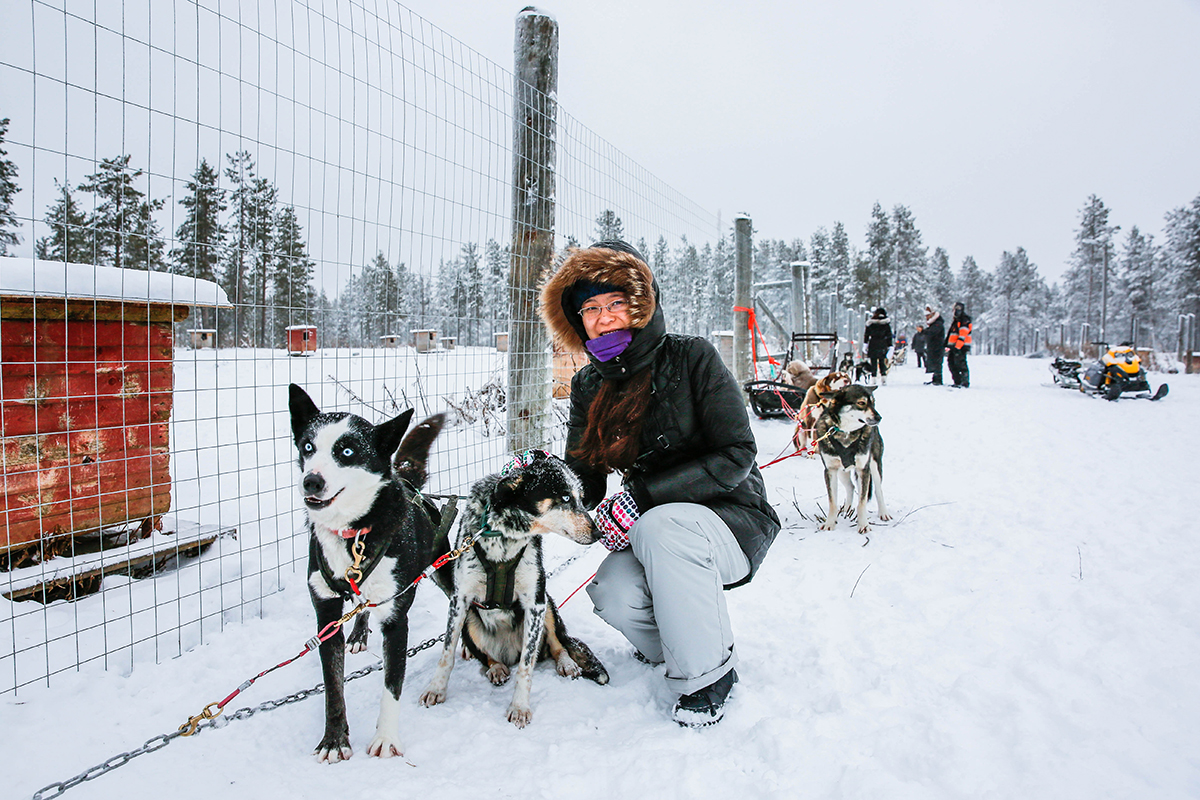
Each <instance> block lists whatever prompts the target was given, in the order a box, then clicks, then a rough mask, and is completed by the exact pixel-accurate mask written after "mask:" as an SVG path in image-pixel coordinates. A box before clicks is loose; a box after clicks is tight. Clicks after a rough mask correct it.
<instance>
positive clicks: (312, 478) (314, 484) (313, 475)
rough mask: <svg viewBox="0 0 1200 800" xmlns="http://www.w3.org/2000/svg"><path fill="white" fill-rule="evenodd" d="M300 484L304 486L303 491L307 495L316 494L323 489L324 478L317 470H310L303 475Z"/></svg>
mask: <svg viewBox="0 0 1200 800" xmlns="http://www.w3.org/2000/svg"><path fill="white" fill-rule="evenodd" d="M300 485H301V486H303V487H304V493H305V494H308V495H318V494H320V493H321V492H323V491H325V479H324V478H322V477H321V474H320V473H319V472H310V473H308V474H307V475H305V476H304V480H303V481H302V482H301V484H300Z"/></svg>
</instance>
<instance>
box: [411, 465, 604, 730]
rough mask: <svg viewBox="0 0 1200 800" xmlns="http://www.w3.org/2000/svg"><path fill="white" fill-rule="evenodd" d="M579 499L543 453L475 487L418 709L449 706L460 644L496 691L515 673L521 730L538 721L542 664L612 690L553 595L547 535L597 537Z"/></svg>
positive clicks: (515, 714)
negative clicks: (439, 640) (536, 684)
mask: <svg viewBox="0 0 1200 800" xmlns="http://www.w3.org/2000/svg"><path fill="white" fill-rule="evenodd" d="M581 497H582V487H581V485H580V483H579V479H578V478H577V477H576V476H575V473H573V472H571V470H570V469H569V468H568V467H567V465H566V464H565V463H564V462H563V461H562V460H561V459H558V458H556V457H554V456H552V455H549V454H547V453H544V452H542V451H540V450H535V451H530V452H529V453H528V454H525V455H524V456H523V457H522V458H521V459H520V460H519V461H518V462H517V463H516V464H514V465H512V466H510V467H509V468H506V470H505V471H503V472H501V473H499V474H496V475H491V476H489V477H487V478H484V479H483V480H481V481H479V482H478V483H476V484H475V485H474V486H473V487H472V488H471V496H470V500H469V501H468V503H467V507H466V509H465V510H464V511H463V514H462V517H461V518H460V520H459V531H458V542H457V544H456V547H457V548H458V549H461V548H462V547H463V546H464V545H465V544H466V543H467V542H468V541H469V540H471V539H472V538H473V539H474V544H473V545H472V546H471V547H470V548H469V549H467V550H466V551H465V552H464V553H463V554H462V555H461V556H460V557H459V558H458V560H457V561H455V562H454V582H453V583H454V586H453V590H452V591H451V593H450V614H449V619H448V621H447V623H446V642H445V646H444V647H443V649H442V657H441V659H440V660H439V661H438V664H437V670H436V671H435V672H434V675H433V678H432V679H431V680H430V681H429V686H428V687H427V688H426V689H425V692H424V694H422V695H421V700H420V702H421V705H423V706H434V705H437V704H438V703H442V702H445V700H446V687H447V685H448V684H449V682H450V672H451V670H452V669H453V668H454V656H455V651H456V650H457V649H458V642H459V638H460V637H461V639H462V641H463V644H464V645H465V646H466V648H467V651H468V653H470V655H472V656H474V657H475V658H477V659H479V661H480V662H481V664H482V669H483V670H484V672H485V674H486V675H487V677H488V679H489V680H490V681H491V682H492V683H493V684H495V685H497V686H499V685H501V684H503V683H505V682H506V681H507V680H508V678H509V668H510V667H512V666H514V665H515V666H516V680H515V681H514V686H513V696H512V702H511V703H510V704H509V706H508V719H509V721H510V722H512V723H513V724H514V725H516V726H517V727H518V728H524V727H525V726H526V725H528V724H529V721H530V720H531V719H532V718H533V710H532V709H531V708H530V705H529V692H530V685H531V683H532V679H533V667H534V664H535V663H536V662H537V661H540V660H543V659H551V660H553V661H554V665H555V668H556V669H557V671H558V674H559V675H564V676H567V677H570V678H577V677H579V676H580V675H582V676H583V677H585V678H590V679H591V680H594V681H595V682H596V683H599V684H605V683H608V673H607V672H606V671H605V669H604V665H603V664H601V663H600V661H599V660H598V659H597V658H596V657H595V656H594V655H593V654H592V651H591V650H590V649H589V648H588V646H587V645H586V644H584V643H583V642H581V641H579V640H578V639H573V638H571V637H570V636H568V635H567V630H566V627H565V626H564V625H563V621H562V617H560V616H559V613H558V608H557V607H556V606H555V605H554V601H553V600H552V599H551V598H550V596H549V595H548V594H547V593H546V572H545V568H544V566H543V563H542V536H543V535H544V534H548V533H557V534H560V535H562V536H565V537H567V538H568V539H570V540H572V541H574V542H578V543H580V544H591V543H593V542H595V541H596V540H597V539H598V538H599V535H600V531H599V529H597V528H596V525H595V523H594V522H593V521H592V519H591V517H589V516H588V514H587V510H586V509H585V508H584V506H583V501H582V499H581Z"/></svg>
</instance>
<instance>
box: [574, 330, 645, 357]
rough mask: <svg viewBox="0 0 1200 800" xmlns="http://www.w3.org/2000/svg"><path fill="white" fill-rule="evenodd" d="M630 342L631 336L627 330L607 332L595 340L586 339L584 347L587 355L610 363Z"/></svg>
mask: <svg viewBox="0 0 1200 800" xmlns="http://www.w3.org/2000/svg"><path fill="white" fill-rule="evenodd" d="M632 341H633V334H632V333H630V332H629V331H628V330H621V331H609V332H608V333H604V334H601V335H600V336H597V337H596V338H595V339H588V340H587V342H585V343H584V346H585V347H587V349H588V352H589V353H591V354H592V355H594V356H595V357H596V358H598V359H600V360H601V361H611V360H612V359H614V358H616V357H617V356H619V355H621V353H624V352H625V348H626V347H628V346H629V343H630V342H632Z"/></svg>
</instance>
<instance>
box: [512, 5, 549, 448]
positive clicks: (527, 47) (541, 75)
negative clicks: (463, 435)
mask: <svg viewBox="0 0 1200 800" xmlns="http://www.w3.org/2000/svg"><path fill="white" fill-rule="evenodd" d="M513 55H514V62H515V66H514V70H513V72H514V76H513V232H512V256H511V261H510V265H509V299H510V308H511V317H510V320H511V322H510V327H509V340H508V345H509V352H508V447H509V449H510V450H511V451H513V452H517V451H521V450H526V449H528V448H531V447H541V446H544V445H545V444H546V442H547V440H548V438H549V437H548V435H547V431H548V428H549V418H550V391H551V387H550V363H549V362H550V348H549V337H548V335H547V334H546V331H545V328H544V327H543V326H542V323H541V319H540V317H539V316H538V283H539V281H540V280H541V277H542V273H543V272H544V270H546V268H548V267H549V266H550V263H551V261H552V260H553V258H554V190H555V173H554V167H555V134H556V123H555V119H556V116H557V108H558V104H557V102H556V100H555V96H556V93H557V90H558V23H557V22H555V20H554V18H553V17H551V16H550V15H548V14H545V13H543V12H541V11H539V10H537V9H536V8H534V7H532V6H528V7H526V8H525V9H524V10H522V11H521V13H520V14H518V15H517V25H516V41H515V45H514V54H513Z"/></svg>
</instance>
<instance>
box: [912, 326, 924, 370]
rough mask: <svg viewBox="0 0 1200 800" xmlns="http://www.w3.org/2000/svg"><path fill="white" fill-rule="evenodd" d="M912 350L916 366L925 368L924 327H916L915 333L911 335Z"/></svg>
mask: <svg viewBox="0 0 1200 800" xmlns="http://www.w3.org/2000/svg"><path fill="white" fill-rule="evenodd" d="M912 350H913V352H914V353H915V354H916V356H917V366H918V367H923V366H925V326H924V325H918V326H917V332H916V333H914V334H913V338H912Z"/></svg>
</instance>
